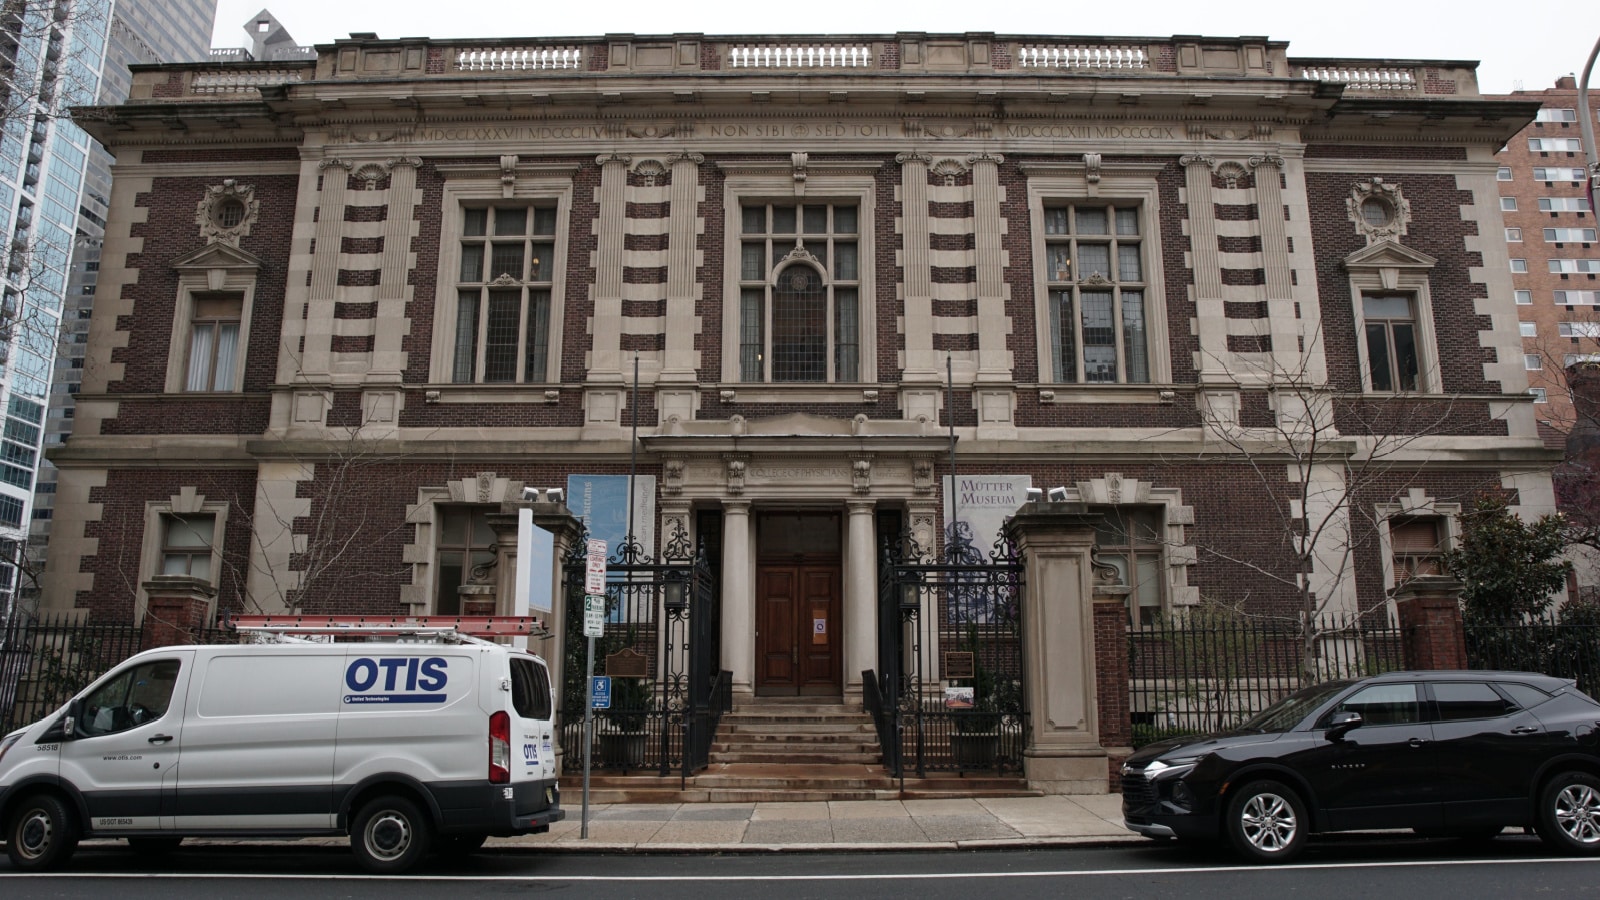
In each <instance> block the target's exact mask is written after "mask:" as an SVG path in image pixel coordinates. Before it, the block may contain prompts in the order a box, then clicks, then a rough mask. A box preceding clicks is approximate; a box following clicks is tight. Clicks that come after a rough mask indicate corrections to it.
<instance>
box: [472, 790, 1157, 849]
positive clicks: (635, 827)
mask: <svg viewBox="0 0 1600 900" xmlns="http://www.w3.org/2000/svg"><path fill="white" fill-rule="evenodd" d="M563 799H564V800H566V801H568V803H569V804H570V805H566V806H565V808H566V810H567V819H566V821H563V822H557V823H556V824H555V825H554V826H552V827H551V829H550V831H549V833H547V834H540V835H531V836H528V837H517V838H491V839H490V840H489V843H488V846H490V847H497V848H502V849H512V848H523V847H526V848H529V849H532V848H533V847H538V846H551V847H552V848H553V849H559V850H561V851H563V852H603V853H631V852H648V853H728V852H756V853H770V852H774V851H794V850H805V851H819V850H820V851H856V850H873V851H882V850H940V849H945V850H953V849H977V848H987V849H993V848H1024V847H1054V846H1062V845H1067V844H1084V843H1108V842H1121V841H1143V840H1145V838H1142V837H1139V836H1138V835H1136V834H1134V833H1133V832H1131V831H1128V830H1127V829H1126V828H1124V827H1123V824H1122V796H1121V795H1120V794H1099V795H1075V796H1050V797H1007V798H993V799H981V798H980V799H971V798H962V799H950V800H845V801H817V802H800V803H685V804H671V803H651V804H620V803H619V804H597V805H591V806H590V808H589V837H588V839H587V840H585V839H582V838H580V837H579V836H578V835H579V832H580V828H581V823H580V819H581V818H582V815H583V811H582V805H581V803H573V802H572V801H573V800H574V799H575V798H573V797H572V796H571V795H568V796H567V797H565V798H563Z"/></svg>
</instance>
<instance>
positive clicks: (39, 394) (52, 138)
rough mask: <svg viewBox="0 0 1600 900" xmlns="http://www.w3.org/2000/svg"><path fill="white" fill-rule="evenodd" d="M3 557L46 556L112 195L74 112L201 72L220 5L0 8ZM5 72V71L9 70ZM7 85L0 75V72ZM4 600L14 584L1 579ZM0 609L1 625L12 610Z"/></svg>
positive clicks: (82, 1) (64, 0) (204, 0)
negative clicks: (50, 455) (186, 65)
mask: <svg viewBox="0 0 1600 900" xmlns="http://www.w3.org/2000/svg"><path fill="white" fill-rule="evenodd" d="M0 9H3V10H4V12H3V13H0V74H5V75H7V76H8V77H6V78H5V79H4V83H3V85H0V87H3V88H9V92H8V93H7V95H6V96H5V97H4V98H3V101H0V102H3V110H0V115H3V116H4V122H3V128H0V234H5V235H7V236H9V238H10V244H9V253H8V254H7V257H6V260H5V262H6V270H5V273H4V280H3V288H0V291H3V294H0V368H3V374H0V403H3V408H4V410H5V414H6V417H5V425H4V434H3V439H0V547H3V548H5V549H6V551H7V552H6V553H5V557H6V559H7V560H8V561H11V560H16V559H19V558H20V554H21V552H22V550H23V546H24V541H25V540H26V539H27V538H28V537H29V533H30V526H32V531H33V534H32V540H31V541H28V544H29V546H30V548H31V550H32V551H33V552H34V554H35V555H37V554H42V552H43V548H44V543H45V539H46V537H47V536H48V533H49V524H50V513H51V509H52V500H53V498H54V493H55V470H54V468H53V467H52V466H50V465H49V464H48V463H46V462H44V460H43V450H44V448H45V447H47V446H49V445H50V444H53V443H60V442H61V441H62V440H64V439H65V435H66V434H67V433H68V432H70V431H71V428H72V412H73V409H72V400H73V396H74V395H75V394H76V393H77V390H78V385H79V383H80V382H81V380H82V374H83V369H82V367H83V359H84V344H85V342H86V341H87V339H88V334H89V313H90V310H91V309H92V308H93V303H94V290H95V280H96V272H97V270H98V268H99V258H100V246H101V241H102V238H103V236H104V227H105V216H106V203H107V198H108V197H109V195H110V185H111V162H112V159H111V156H110V155H109V154H107V153H106V152H105V150H104V149H103V148H102V147H101V146H100V145H99V144H98V143H96V142H95V141H93V140H92V139H90V138H89V136H88V135H86V134H85V133H84V132H83V130H82V129H80V128H79V127H78V126H77V125H75V124H74V123H73V122H72V120H71V118H70V116H69V115H68V111H69V110H70V109H71V108H72V107H73V106H78V105H91V104H113V103H121V102H122V101H124V100H125V99H127V96H128V88H129V84H130V77H129V74H128V66H129V65H130V64H134V63H155V62H181V61H190V60H203V59H206V58H207V56H208V54H209V51H210V44H211V29H212V25H213V21H214V20H215V18H216V0H15V2H10V3H5V4H3V6H0ZM8 64H9V66H8ZM7 66H8V67H9V72H3V69H4V68H5V67H7ZM3 568H4V569H5V573H4V576H3V577H4V585H3V587H4V588H5V589H6V590H5V599H6V600H9V596H10V594H11V593H12V590H11V589H13V588H16V587H20V588H21V590H22V592H23V593H27V592H28V589H29V585H27V584H25V583H23V584H20V585H19V584H18V575H17V573H16V571H15V570H14V569H13V568H12V567H10V566H6V567H3ZM9 605H10V604H9V603H6V602H0V615H3V614H4V611H5V610H6V609H7V608H8V607H9Z"/></svg>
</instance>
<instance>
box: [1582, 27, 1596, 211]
mask: <svg viewBox="0 0 1600 900" xmlns="http://www.w3.org/2000/svg"><path fill="white" fill-rule="evenodd" d="M1596 56H1600V40H1596V41H1595V42H1594V49H1593V50H1590V51H1589V61H1588V62H1586V63H1584V64H1583V77H1582V78H1579V79H1578V107H1579V111H1578V121H1579V122H1581V123H1582V124H1583V155H1584V159H1585V161H1586V162H1587V163H1588V164H1589V166H1588V169H1589V171H1588V175H1589V177H1588V179H1587V182H1588V184H1587V188H1588V193H1589V211H1590V212H1594V191H1595V188H1596V187H1600V184H1597V182H1600V150H1597V149H1596V148H1595V145H1594V108H1593V107H1591V106H1590V105H1589V73H1590V72H1593V71H1594V60H1595V57H1596Z"/></svg>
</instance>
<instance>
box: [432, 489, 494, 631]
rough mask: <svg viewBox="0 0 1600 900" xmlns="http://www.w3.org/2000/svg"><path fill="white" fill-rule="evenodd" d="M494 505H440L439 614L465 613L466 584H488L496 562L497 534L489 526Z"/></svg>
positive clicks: (437, 552)
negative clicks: (491, 570)
mask: <svg viewBox="0 0 1600 900" xmlns="http://www.w3.org/2000/svg"><path fill="white" fill-rule="evenodd" d="M494 510H495V507H492V506H440V507H439V508H438V510H437V519H436V521H437V523H438V525H437V528H438V529H439V532H438V540H437V543H436V544H435V559H436V560H437V563H438V564H437V566H435V571H436V572H437V573H438V575H437V577H436V580H435V592H434V609H433V611H434V612H435V613H437V614H438V615H447V616H456V615H461V614H462V609H461V601H462V592H461V589H462V588H463V587H467V586H470V585H473V584H486V583H488V578H489V575H488V572H489V570H490V569H491V568H492V566H493V564H494V562H495V550H494V545H495V536H494V531H493V530H492V529H491V528H490V527H489V513H491V512H493V511H494Z"/></svg>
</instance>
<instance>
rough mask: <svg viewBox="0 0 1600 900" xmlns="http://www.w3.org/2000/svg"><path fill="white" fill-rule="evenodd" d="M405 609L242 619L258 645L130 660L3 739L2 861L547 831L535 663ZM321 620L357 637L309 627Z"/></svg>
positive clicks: (383, 847) (381, 855) (394, 862)
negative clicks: (250, 840)
mask: <svg viewBox="0 0 1600 900" xmlns="http://www.w3.org/2000/svg"><path fill="white" fill-rule="evenodd" d="M419 621H423V620H408V623H409V624H406V625H405V626H396V627H379V626H357V627H339V628H320V629H319V628H316V627H311V626H289V627H272V626H271V625H268V626H262V627H247V628H241V629H240V630H241V631H256V632H258V640H265V641H270V642H265V643H252V644H229V645H207V646H180V647H162V648H159V649H154V650H147V651H144V652H143V653H140V654H138V655H136V656H133V657H131V658H129V659H127V660H126V661H124V662H123V663H122V664H121V665H118V666H117V667H116V668H114V669H112V670H111V671H109V672H107V673H106V674H105V675H103V676H101V677H100V678H99V679H97V680H96V681H95V682H94V683H93V684H91V685H90V686H89V687H88V688H86V689H85V690H84V691H83V692H82V693H80V694H79V695H78V696H77V697H75V698H73V699H72V700H71V701H70V702H68V703H67V704H66V706H64V707H62V708H61V709H60V710H58V711H57V712H56V713H54V714H52V715H50V716H47V717H46V718H44V719H43V720H41V721H39V722H37V723H35V724H34V725H32V726H29V727H27V728H24V729H22V730H20V731H16V732H13V733H11V734H8V735H6V736H5V738H4V739H0V824H3V826H4V832H3V834H4V838H5V841H6V852H7V855H8V856H9V857H10V859H11V863H12V865H13V866H15V867H16V868H18V869H26V870H40V869H48V868H51V867H54V866H58V865H60V864H61V863H63V862H65V861H66V859H67V858H68V857H69V856H71V854H72V852H73V850H74V848H75V847H76V846H77V843H78V840H79V839H80V838H126V839H127V840H128V843H129V844H130V845H132V847H133V848H135V849H136V850H144V851H168V850H171V849H173V848H175V847H176V846H177V845H178V843H179V842H180V841H182V839H183V838H185V837H202V836H203V837H209V838H218V837H311V836H327V835H345V834H348V835H349V836H350V846H351V848H352V850H353V851H354V853H355V857H356V860H357V862H358V863H360V865H361V866H362V867H363V868H365V869H367V870H368V871H372V872H380V873H393V872H401V871H405V870H407V869H409V868H411V867H412V866H413V865H415V864H416V863H417V862H418V861H419V860H420V859H421V858H422V856H423V855H424V854H426V853H428V852H429V851H430V850H434V851H439V852H444V853H470V852H471V851H473V850H475V849H477V848H478V847H479V846H481V845H482V844H483V841H484V839H485V838H486V837H488V836H491V835H494V836H509V835H517V834H536V833H539V832H543V831H548V830H549V828H550V825H551V823H552V822H557V821H560V820H561V819H562V818H564V815H565V814H564V812H563V811H562V809H561V805H560V802H561V795H560V789H559V787H558V785H557V780H556V779H557V775H558V772H557V767H556V756H555V747H554V745H553V742H552V738H553V735H554V733H555V729H554V722H553V716H554V700H555V698H554V694H553V692H552V690H551V686H550V676H549V671H548V670H547V669H546V667H545V664H544V661H543V660H541V659H540V658H539V657H537V656H534V655H533V654H531V653H528V652H527V651H525V650H520V649H517V648H515V647H510V646H505V645H501V644H496V643H491V642H489V641H485V640H481V639H479V638H477V637H474V636H472V635H471V634H470V633H467V632H466V631H465V630H463V629H462V628H461V627H460V626H459V625H458V626H452V627H444V628H432V627H419V626H417V625H416V624H415V623H417V622H419ZM451 621H452V622H456V623H461V622H463V621H464V620H451ZM493 621H494V622H497V623H504V622H506V621H507V620H503V619H497V620H493ZM511 621H515V622H531V621H532V620H511ZM535 624H536V623H535ZM363 631H367V632H371V633H369V634H366V635H365V637H366V639H365V640H361V635H362V632H363ZM524 631H525V629H524ZM328 632H332V633H337V634H340V635H342V636H344V638H343V639H344V640H345V641H348V640H349V639H350V638H351V637H355V638H356V640H357V642H340V643H317V642H312V641H309V640H306V639H305V637H306V636H307V635H306V633H328ZM489 633H502V632H493V631H491V632H489Z"/></svg>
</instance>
